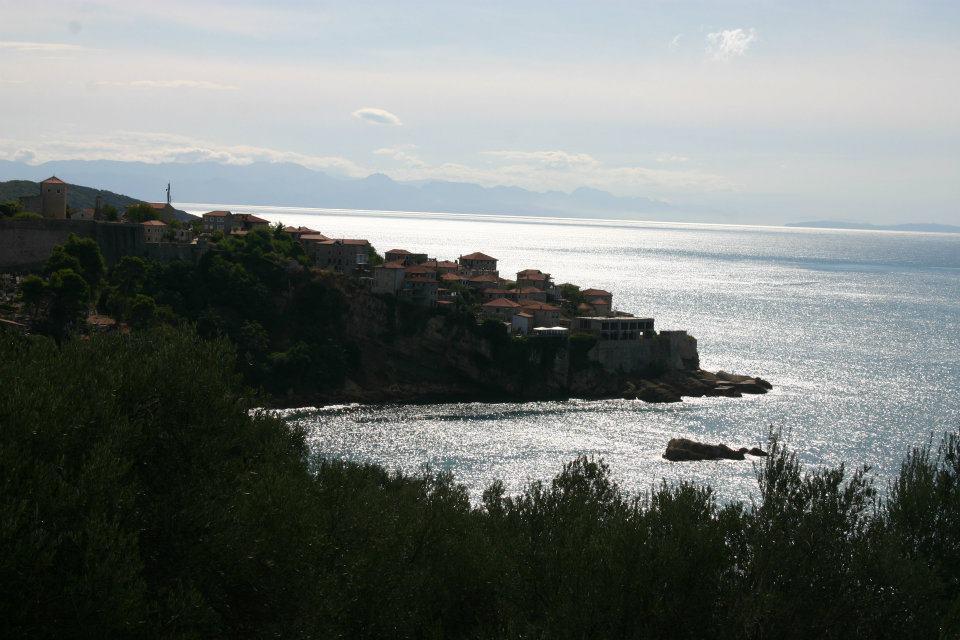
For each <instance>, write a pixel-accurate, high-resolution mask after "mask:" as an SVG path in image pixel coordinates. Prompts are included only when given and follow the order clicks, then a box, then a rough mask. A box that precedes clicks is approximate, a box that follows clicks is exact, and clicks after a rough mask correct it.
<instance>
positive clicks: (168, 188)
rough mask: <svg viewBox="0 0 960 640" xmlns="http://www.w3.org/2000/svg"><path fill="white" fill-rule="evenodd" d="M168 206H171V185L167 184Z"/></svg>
mask: <svg viewBox="0 0 960 640" xmlns="http://www.w3.org/2000/svg"><path fill="white" fill-rule="evenodd" d="M167 204H170V183H169V182H168V183H167Z"/></svg>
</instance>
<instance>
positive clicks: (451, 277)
mask: <svg viewBox="0 0 960 640" xmlns="http://www.w3.org/2000/svg"><path fill="white" fill-rule="evenodd" d="M440 279H441V280H446V281H447V282H454V281H456V282H460V276H458V275H457V274H455V273H445V274H443V275H441V276H440Z"/></svg>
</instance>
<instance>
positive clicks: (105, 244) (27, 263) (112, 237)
mask: <svg viewBox="0 0 960 640" xmlns="http://www.w3.org/2000/svg"><path fill="white" fill-rule="evenodd" d="M71 233H72V234H74V235H77V236H81V237H87V238H93V239H94V240H95V241H96V242H97V245H98V246H99V247H100V252H101V253H103V257H104V258H105V259H106V261H107V264H108V265H113V264H116V263H117V262H119V261H120V258H122V257H123V256H141V257H144V258H153V259H155V260H162V261H169V260H185V261H187V262H196V261H198V260H199V259H200V256H201V255H203V253H204V251H205V250H206V243H203V244H176V243H170V242H165V243H147V242H145V241H144V237H143V226H142V225H139V224H135V223H125V222H98V221H95V220H58V219H48V218H44V219H37V218H33V219H29V218H25V219H16V220H6V219H3V220H0V271H5V272H13V273H24V272H28V271H35V270H37V269H39V268H40V267H42V266H43V263H44V262H46V260H47V258H49V257H50V254H52V253H53V248H54V247H56V246H57V245H60V244H63V243H64V242H66V241H67V238H68V237H69V236H70V234H71Z"/></svg>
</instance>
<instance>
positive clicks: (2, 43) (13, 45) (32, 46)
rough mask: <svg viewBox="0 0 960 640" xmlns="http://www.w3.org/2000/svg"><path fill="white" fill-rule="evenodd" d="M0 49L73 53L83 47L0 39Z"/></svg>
mask: <svg viewBox="0 0 960 640" xmlns="http://www.w3.org/2000/svg"><path fill="white" fill-rule="evenodd" d="M0 49H7V50H10V51H17V52H19V53H75V52H78V51H84V50H85V47H81V46H80V45H77V44H66V43H63V42H18V41H11V40H0Z"/></svg>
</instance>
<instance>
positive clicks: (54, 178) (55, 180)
mask: <svg viewBox="0 0 960 640" xmlns="http://www.w3.org/2000/svg"><path fill="white" fill-rule="evenodd" d="M40 184H67V183H66V182H64V181H63V180H61V179H60V178H58V177H57V176H50V177H49V178H47V179H46V180H44V181H43V182H41V183H40Z"/></svg>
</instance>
